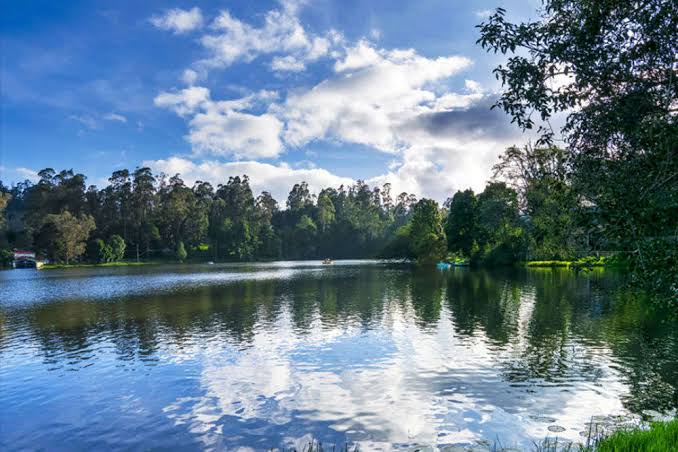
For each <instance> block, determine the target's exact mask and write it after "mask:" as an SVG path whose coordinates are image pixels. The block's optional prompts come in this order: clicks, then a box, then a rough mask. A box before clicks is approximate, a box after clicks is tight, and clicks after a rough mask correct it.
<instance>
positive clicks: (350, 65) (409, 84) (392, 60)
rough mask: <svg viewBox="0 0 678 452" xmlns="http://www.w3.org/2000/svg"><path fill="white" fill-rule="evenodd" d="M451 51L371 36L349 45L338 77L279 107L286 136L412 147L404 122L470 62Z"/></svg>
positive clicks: (297, 140) (339, 64) (380, 146)
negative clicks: (436, 53)
mask: <svg viewBox="0 0 678 452" xmlns="http://www.w3.org/2000/svg"><path fill="white" fill-rule="evenodd" d="M470 65H471V61H470V60H469V59H467V58H464V57H459V56H451V57H441V58H435V59H430V58H426V57H423V56H420V55H418V54H417V53H416V52H415V51H414V50H390V51H387V50H383V49H377V48H374V47H372V46H371V45H370V44H369V43H367V42H366V41H361V42H359V43H358V44H357V45H356V46H354V47H351V48H348V49H347V50H346V53H345V56H344V57H343V59H341V60H338V61H337V62H336V63H335V65H334V68H335V71H336V72H337V74H335V76H334V77H332V78H329V79H327V80H325V81H323V82H321V83H320V84H318V85H316V86H315V87H313V88H312V89H310V90H308V91H306V92H302V93H295V94H291V95H289V96H288V98H287V101H286V103H285V104H284V105H282V106H280V107H279V108H278V109H277V111H278V113H279V114H280V115H281V116H282V117H284V118H285V121H286V123H287V128H286V131H285V140H286V141H287V142H288V143H290V144H293V145H296V146H300V145H303V144H306V143H308V142H309V141H312V140H314V139H337V140H342V141H348V142H353V143H360V144H365V145H369V146H373V147H375V148H377V149H380V150H382V151H386V152H396V151H398V150H402V149H404V148H406V147H408V145H409V144H408V143H407V142H404V141H403V140H402V137H401V136H400V133H399V129H400V127H401V125H402V124H403V122H405V121H408V120H410V119H411V118H412V117H415V116H417V115H418V114H420V113H421V112H423V111H425V110H427V109H430V108H433V107H434V105H435V102H436V100H437V99H438V96H437V95H436V93H435V92H434V91H433V90H432V89H430V88H429V85H430V84H432V83H433V82H437V81H440V80H443V79H445V78H448V77H450V76H452V75H454V74H456V73H458V72H459V71H461V70H463V69H465V68H467V67H469V66H470Z"/></svg>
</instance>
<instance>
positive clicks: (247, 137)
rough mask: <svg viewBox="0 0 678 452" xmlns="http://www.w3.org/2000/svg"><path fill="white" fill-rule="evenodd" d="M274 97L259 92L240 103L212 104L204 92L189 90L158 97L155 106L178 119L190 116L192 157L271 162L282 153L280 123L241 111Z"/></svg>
mask: <svg viewBox="0 0 678 452" xmlns="http://www.w3.org/2000/svg"><path fill="white" fill-rule="evenodd" d="M274 97H275V93H273V92H270V91H261V92H259V93H256V94H255V95H250V96H247V97H244V98H241V99H234V100H227V101H213V100H211V98H210V92H209V90H208V89H207V88H204V87H199V86H192V87H189V88H186V89H183V90H181V91H178V92H174V93H160V94H159V95H158V96H157V97H156V98H155V105H157V106H159V107H164V108H169V109H171V110H173V111H175V112H176V113H177V114H178V115H180V116H192V119H190V121H189V124H188V125H189V134H188V135H187V137H186V139H187V140H188V141H189V142H190V143H191V145H192V148H193V152H194V153H195V154H212V155H219V156H233V157H235V158H238V159H240V158H255V159H256V158H272V157H276V156H277V155H278V154H279V153H280V152H281V151H282V143H281V141H280V133H281V132H282V128H283V124H282V122H281V121H280V120H279V119H278V118H276V117H275V116H273V115H271V114H267V113H264V114H261V115H255V114H252V113H248V112H246V111H244V110H247V109H250V108H252V107H253V106H255V105H256V104H257V103H258V102H261V101H270V100H271V99H272V98H274Z"/></svg>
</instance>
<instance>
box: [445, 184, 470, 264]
mask: <svg viewBox="0 0 678 452" xmlns="http://www.w3.org/2000/svg"><path fill="white" fill-rule="evenodd" d="M477 204H478V203H477V200H476V195H475V194H474V193H473V190H471V189H468V190H464V191H458V192H456V193H455V194H454V196H453V197H452V199H451V200H450V202H449V205H448V209H449V212H448V214H447V220H446V221H445V234H446V235H447V249H448V250H449V251H451V252H453V253H459V254H461V255H463V256H465V257H471V254H472V252H473V248H474V244H475V243H476V242H475V240H476V235H477V232H478V231H477V216H478V212H477V209H478V206H477Z"/></svg>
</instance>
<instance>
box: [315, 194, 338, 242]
mask: <svg viewBox="0 0 678 452" xmlns="http://www.w3.org/2000/svg"><path fill="white" fill-rule="evenodd" d="M335 214H336V210H335V208H334V204H333V203H332V200H331V199H330V197H329V196H328V195H327V193H325V192H321V193H320V196H318V223H319V224H320V230H321V231H322V232H323V233H324V232H326V231H327V230H328V228H329V227H330V226H331V225H332V223H334V220H335V218H336V217H335Z"/></svg>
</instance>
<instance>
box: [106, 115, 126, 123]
mask: <svg viewBox="0 0 678 452" xmlns="http://www.w3.org/2000/svg"><path fill="white" fill-rule="evenodd" d="M104 119H105V120H107V121H118V122H127V118H126V117H124V116H123V115H120V114H118V113H108V114H107V115H104Z"/></svg>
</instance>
